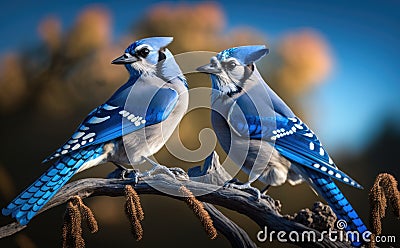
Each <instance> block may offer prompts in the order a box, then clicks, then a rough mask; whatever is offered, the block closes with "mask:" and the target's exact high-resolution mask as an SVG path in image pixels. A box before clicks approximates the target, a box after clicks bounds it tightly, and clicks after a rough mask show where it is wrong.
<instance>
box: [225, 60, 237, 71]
mask: <svg viewBox="0 0 400 248" xmlns="http://www.w3.org/2000/svg"><path fill="white" fill-rule="evenodd" d="M235 67H236V63H235V62H233V61H231V62H228V63H227V64H226V69H228V70H230V71H232V70H233V69H235Z"/></svg>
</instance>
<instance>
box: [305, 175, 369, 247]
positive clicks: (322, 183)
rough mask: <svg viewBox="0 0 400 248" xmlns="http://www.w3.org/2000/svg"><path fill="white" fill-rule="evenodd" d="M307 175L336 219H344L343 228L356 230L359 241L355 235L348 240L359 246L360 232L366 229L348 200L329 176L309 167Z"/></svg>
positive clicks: (360, 240) (360, 241)
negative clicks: (344, 224)
mask: <svg viewBox="0 0 400 248" xmlns="http://www.w3.org/2000/svg"><path fill="white" fill-rule="evenodd" d="M307 175H308V176H309V177H310V179H311V180H312V182H313V184H314V185H313V186H314V187H313V188H314V189H315V190H316V191H317V192H318V194H320V195H321V196H322V197H323V198H324V199H325V201H326V202H327V203H328V204H329V206H330V207H331V208H332V210H333V211H334V212H335V214H336V216H337V218H338V220H340V219H341V220H345V221H346V223H347V227H346V228H345V230H346V231H357V232H358V233H359V235H358V236H359V242H358V241H357V240H356V239H355V238H356V237H349V240H350V241H352V245H353V246H360V245H361V243H362V242H363V241H362V234H363V233H364V232H365V231H367V230H368V229H367V227H366V226H365V225H364V223H363V222H362V220H361V219H360V217H359V216H358V215H357V213H356V211H355V210H354V209H353V207H352V206H351V204H350V202H349V201H348V200H347V199H346V197H345V196H344V195H343V193H342V192H341V191H340V189H339V188H338V187H337V186H336V184H335V183H334V182H333V181H332V179H331V178H330V177H329V176H325V175H322V174H321V173H318V172H316V171H313V170H310V169H307Z"/></svg>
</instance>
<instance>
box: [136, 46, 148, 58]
mask: <svg viewBox="0 0 400 248" xmlns="http://www.w3.org/2000/svg"><path fill="white" fill-rule="evenodd" d="M149 53H150V50H149V49H148V48H143V49H141V50H140V51H139V52H138V55H139V56H140V57H142V58H146V57H147V55H149Z"/></svg>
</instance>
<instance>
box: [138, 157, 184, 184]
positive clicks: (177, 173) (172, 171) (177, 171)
mask: <svg viewBox="0 0 400 248" xmlns="http://www.w3.org/2000/svg"><path fill="white" fill-rule="evenodd" d="M142 158H143V159H145V160H146V161H147V162H149V163H150V164H151V165H152V166H153V168H151V169H150V170H148V171H146V172H143V173H141V174H140V175H139V177H149V176H151V175H153V174H154V173H155V172H156V171H159V172H160V173H164V174H167V175H169V176H171V177H173V178H174V179H178V178H179V179H181V180H188V179H189V176H188V175H187V173H186V172H185V171H184V170H183V169H181V168H178V167H174V168H168V167H166V166H164V165H160V164H158V163H156V162H154V161H153V160H151V159H149V158H147V157H144V156H142ZM177 177H178V178H177Z"/></svg>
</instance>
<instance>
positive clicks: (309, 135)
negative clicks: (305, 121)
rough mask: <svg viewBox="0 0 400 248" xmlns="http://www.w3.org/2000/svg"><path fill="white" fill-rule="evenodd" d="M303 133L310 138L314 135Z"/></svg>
mask: <svg viewBox="0 0 400 248" xmlns="http://www.w3.org/2000/svg"><path fill="white" fill-rule="evenodd" d="M303 135H304V136H307V137H310V138H312V137H313V136H314V135H313V134H312V133H304V134H303Z"/></svg>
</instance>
